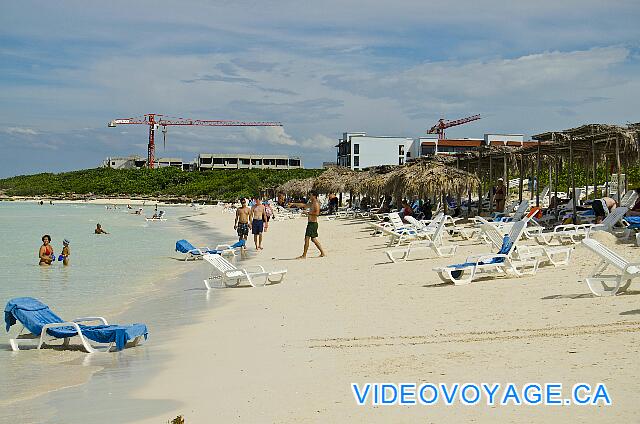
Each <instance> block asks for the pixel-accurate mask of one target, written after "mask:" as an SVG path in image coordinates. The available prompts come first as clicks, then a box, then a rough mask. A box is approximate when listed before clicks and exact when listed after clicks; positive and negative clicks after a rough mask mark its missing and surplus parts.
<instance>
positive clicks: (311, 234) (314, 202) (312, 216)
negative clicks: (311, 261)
mask: <svg viewBox="0 0 640 424" xmlns="http://www.w3.org/2000/svg"><path fill="white" fill-rule="evenodd" d="M289 206H295V207H298V208H301V209H309V212H307V229H306V230H305V233H304V250H303V251H302V256H298V258H297V259H306V258H307V251H308V250H309V240H311V241H312V242H313V244H315V245H316V247H317V248H318V250H319V251H320V256H319V257H321V258H322V257H324V256H326V255H325V253H324V250H322V246H321V245H320V241H319V240H318V216H320V202H318V192H316V191H314V190H312V191H310V192H309V203H307V204H304V203H290V204H289Z"/></svg>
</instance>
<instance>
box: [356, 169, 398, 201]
mask: <svg viewBox="0 0 640 424" xmlns="http://www.w3.org/2000/svg"><path fill="white" fill-rule="evenodd" d="M396 168H397V166H393V165H382V166H376V167H371V168H367V169H366V170H365V171H364V172H366V173H367V174H366V175H365V176H364V177H365V178H363V180H362V182H361V187H360V193H362V194H367V195H369V196H372V197H380V196H382V195H383V194H390V193H387V192H386V191H385V187H386V185H387V180H388V179H389V177H390V176H391V175H392V173H393V171H394V170H395V169H396Z"/></svg>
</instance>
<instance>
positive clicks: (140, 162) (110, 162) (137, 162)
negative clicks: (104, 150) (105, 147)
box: [102, 156, 147, 169]
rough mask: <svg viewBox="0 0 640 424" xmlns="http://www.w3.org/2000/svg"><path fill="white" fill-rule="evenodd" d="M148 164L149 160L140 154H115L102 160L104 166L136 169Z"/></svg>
mask: <svg viewBox="0 0 640 424" xmlns="http://www.w3.org/2000/svg"><path fill="white" fill-rule="evenodd" d="M145 166H147V160H146V159H143V158H141V157H140V156H117V157H116V156H114V157H108V158H106V159H105V160H104V161H102V167H103V168H113V169H134V168H144V167H145Z"/></svg>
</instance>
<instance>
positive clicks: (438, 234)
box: [385, 219, 458, 263]
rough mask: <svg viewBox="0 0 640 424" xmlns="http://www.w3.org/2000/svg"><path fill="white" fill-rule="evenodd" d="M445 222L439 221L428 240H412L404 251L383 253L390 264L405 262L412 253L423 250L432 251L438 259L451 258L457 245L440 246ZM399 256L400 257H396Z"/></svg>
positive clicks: (397, 250) (396, 250)
mask: <svg viewBox="0 0 640 424" xmlns="http://www.w3.org/2000/svg"><path fill="white" fill-rule="evenodd" d="M444 225H445V220H444V219H441V220H440V222H439V223H438V226H437V228H436V231H435V232H434V233H433V235H432V236H431V237H430V238H429V239H428V240H414V241H411V242H409V246H408V247H406V248H404V249H395V250H387V251H386V252H385V253H386V254H387V256H388V257H389V259H390V260H391V262H394V263H395V262H398V261H406V260H408V259H409V256H411V253H412V252H419V251H423V250H427V251H428V250H432V251H434V252H435V253H436V255H438V256H440V257H447V256H453V255H455V253H456V249H457V248H458V246H457V245H455V244H454V245H450V246H444V245H443V244H442V235H443V233H444ZM397 255H400V256H397Z"/></svg>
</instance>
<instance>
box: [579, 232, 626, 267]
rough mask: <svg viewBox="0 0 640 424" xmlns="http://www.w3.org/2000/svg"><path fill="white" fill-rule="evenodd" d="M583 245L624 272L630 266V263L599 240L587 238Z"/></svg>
mask: <svg viewBox="0 0 640 424" xmlns="http://www.w3.org/2000/svg"><path fill="white" fill-rule="evenodd" d="M582 244H583V245H585V246H586V247H588V248H589V249H590V250H592V251H593V252H594V253H596V254H597V255H598V256H600V257H601V258H602V259H604V260H606V261H607V262H609V263H610V264H611V265H613V266H615V267H616V268H618V269H621V270H622V269H624V268H625V267H626V266H627V265H628V264H629V262H628V261H627V260H626V259H625V258H623V257H622V256H620V255H618V254H617V253H616V252H614V251H613V250H611V249H609V248H608V247H607V246H605V245H604V244H602V243H600V242H599V241H597V240H594V239H592V238H587V239H584V240H582Z"/></svg>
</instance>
